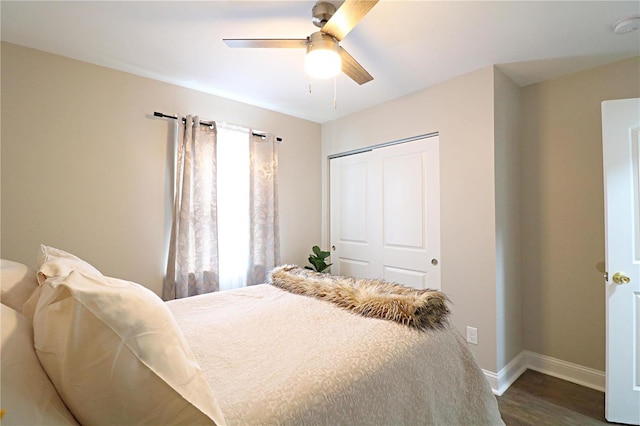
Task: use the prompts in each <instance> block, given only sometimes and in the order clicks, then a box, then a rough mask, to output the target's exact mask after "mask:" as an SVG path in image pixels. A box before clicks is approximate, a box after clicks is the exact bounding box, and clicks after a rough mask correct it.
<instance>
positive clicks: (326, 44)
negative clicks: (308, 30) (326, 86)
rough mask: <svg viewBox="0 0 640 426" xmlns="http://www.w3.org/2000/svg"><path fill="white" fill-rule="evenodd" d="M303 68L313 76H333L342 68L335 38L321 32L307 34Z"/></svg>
mask: <svg viewBox="0 0 640 426" xmlns="http://www.w3.org/2000/svg"><path fill="white" fill-rule="evenodd" d="M304 69H305V71H306V72H307V74H309V75H310V76H311V77H313V78H330V77H335V76H336V75H338V73H340V70H341V69H342V59H341V58H340V50H339V45H338V42H337V41H336V39H334V38H333V37H331V36H330V35H328V34H324V33H321V32H317V33H313V34H311V35H310V36H309V41H308V43H307V54H306V56H305V58H304Z"/></svg>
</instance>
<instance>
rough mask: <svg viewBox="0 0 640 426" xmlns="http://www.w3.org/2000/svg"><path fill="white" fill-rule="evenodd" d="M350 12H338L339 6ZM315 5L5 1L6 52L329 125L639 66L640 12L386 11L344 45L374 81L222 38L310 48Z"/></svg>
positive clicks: (572, 7) (602, 4)
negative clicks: (475, 91) (498, 88)
mask: <svg viewBox="0 0 640 426" xmlns="http://www.w3.org/2000/svg"><path fill="white" fill-rule="evenodd" d="M335 3H336V4H340V2H335ZM314 4H315V2H314V1H313V0H312V1H251V2H249V1H238V0H235V1H206V2H205V1H196V2H187V1H170V2H169V1H164V2H151V1H140V2H137V1H124V2H116V1H105V2H96V1H74V2H60V1H45V2H37V1H17V2H13V1H6V0H3V1H2V2H1V4H0V13H1V15H2V26H1V35H2V40H3V41H7V42H10V43H15V44H19V45H23V46H27V47H32V48H35V49H40V50H44V51H47V52H52V53H56V54H60V55H63V56H67V57H70V58H75V59H79V60H82V61H86V62H90V63H94V64H97V65H102V66H106V67H110V68H115V69H118V70H122V71H126V72H130V73H133V74H137V75H141V76H145V77H150V78H153V79H157V80H161V81H166V82H170V83H174V84H177V85H181V86H185V87H189V88H192V89H197V90H201V91H204V92H207V93H212V94H215V95H219V96H223V97H226V98H230V99H234V100H238V101H242V102H246V103H248V104H252V105H257V106H261V107H264V108H268V109H270V110H274V111H279V112H282V113H285V114H289V115H293V116H296V117H300V118H304V119H308V120H312V121H315V122H318V123H323V122H326V121H329V120H333V119H336V118H339V117H344V116H346V115H349V114H351V113H354V112H356V111H360V110H363V109H366V108H369V107H371V106H374V105H376V104H379V103H382V102H385V101H388V100H390V99H393V98H396V97H399V96H402V95H405V94H408V93H412V92H415V91H418V90H420V89H423V88H425V87H428V86H431V85H434V84H436V83H439V82H442V81H445V80H448V79H450V78H453V77H455V76H458V75H461V74H465V73H468V72H471V71H474V70H476V69H479V68H483V67H486V66H490V65H492V64H498V65H500V68H501V69H502V70H503V71H504V72H506V73H507V74H508V75H509V76H510V77H511V78H512V79H513V80H514V81H515V82H516V83H518V84H519V85H521V86H524V85H527V84H531V83H535V82H539V81H542V80H546V79H548V78H552V77H557V76H560V75H564V74H568V73H571V72H574V71H579V70H582V69H586V68H590V67H593V66H597V65H601V64H606V63H610V62H613V61H616V60H620V59H624V58H629V57H633V56H638V55H640V31H636V32H633V33H628V34H624V35H620V34H615V33H614V32H613V29H612V26H613V23H614V22H616V21H618V20H620V19H621V18H625V17H629V16H633V15H637V16H640V2H639V1H494V2H489V1H393V0H382V1H380V2H379V3H378V4H377V5H376V6H375V7H374V8H373V10H372V11H371V12H370V13H369V14H368V15H367V16H365V18H364V19H363V20H362V21H361V22H360V23H359V25H358V26H357V27H356V28H355V29H354V30H353V31H352V32H351V33H349V34H348V35H347V37H346V38H345V39H344V40H343V41H342V43H341V45H342V46H343V47H344V48H345V49H346V50H347V51H348V52H349V53H350V54H351V55H352V56H353V57H354V58H355V59H356V60H357V61H358V62H360V64H362V65H363V66H364V67H365V68H366V69H367V70H368V71H369V72H370V73H371V74H372V75H373V77H374V80H373V81H371V82H369V83H367V84H365V85H363V86H358V85H357V84H356V83H354V82H353V81H351V80H350V79H349V78H348V77H346V76H345V75H344V74H341V75H340V76H339V77H338V78H337V80H336V85H337V87H336V88H337V108H334V106H333V95H334V80H333V79H330V80H317V81H313V82H312V83H311V88H312V91H311V93H309V78H308V77H307V76H306V74H305V73H304V70H303V59H304V54H305V52H304V49H231V48H229V47H227V46H226V45H225V44H224V43H223V42H222V39H223V38H305V37H307V36H308V35H309V34H311V33H312V32H314V31H316V30H317V28H316V27H315V26H313V24H312V23H311V8H312V7H313V5H314Z"/></svg>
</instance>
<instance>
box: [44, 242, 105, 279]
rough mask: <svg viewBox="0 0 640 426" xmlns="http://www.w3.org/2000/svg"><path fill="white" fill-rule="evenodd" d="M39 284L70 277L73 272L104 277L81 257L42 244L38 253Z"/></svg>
mask: <svg viewBox="0 0 640 426" xmlns="http://www.w3.org/2000/svg"><path fill="white" fill-rule="evenodd" d="M38 268H39V269H38V283H40V284H42V283H44V281H45V280H46V279H47V278H49V277H55V276H58V275H68V274H69V272H71V271H74V270H75V271H83V272H85V273H87V274H96V275H102V274H101V273H100V271H98V270H97V269H96V268H94V267H93V265H91V264H89V263H87V262H85V261H84V260H82V259H80V258H79V257H77V256H75V255H73V254H71V253H67V252H66V251H64V250H60V249H57V248H54V247H49V246H45V245H44V244H40V251H39V252H38Z"/></svg>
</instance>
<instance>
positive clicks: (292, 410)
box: [167, 285, 503, 425]
mask: <svg viewBox="0 0 640 426" xmlns="http://www.w3.org/2000/svg"><path fill="white" fill-rule="evenodd" d="M167 303H168V306H169V308H170V310H171V311H172V312H173V314H174V316H175V318H176V320H177V322H178V324H179V325H180V326H181V328H182V330H183V332H184V334H185V336H186V339H187V341H188V342H189V344H190V346H191V349H192V350H193V352H194V354H195V356H196V358H197V360H198V362H199V363H200V366H201V368H202V369H203V371H204V372H205V376H206V378H207V381H208V383H209V385H210V386H211V389H212V390H213V393H214V395H215V397H216V399H217V401H218V404H219V406H220V408H221V410H222V412H223V414H224V416H225V418H226V420H227V422H228V424H230V425H233V424H291V425H299V424H327V425H340V424H344V425H391V424H393V425H402V424H407V425H418V424H428V425H484V424H491V425H494V424H503V423H502V420H501V418H500V414H499V411H498V406H497V403H496V399H495V397H494V396H493V394H492V392H491V389H490V388H489V385H488V383H487V381H486V379H485V377H484V375H483V373H482V371H481V370H480V368H479V367H478V366H477V364H476V363H475V361H474V360H473V358H472V355H471V353H470V352H469V351H468V350H467V348H466V347H465V343H464V341H463V340H462V337H461V336H460V335H459V333H457V332H456V331H454V330H453V329H449V328H448V329H446V330H444V331H419V330H415V329H411V328H409V327H407V326H403V325H399V324H397V323H393V322H391V321H387V320H381V319H371V318H364V317H361V316H358V315H355V314H353V313H350V312H347V311H345V310H342V309H340V308H338V307H336V306H334V305H332V304H330V303H327V302H323V301H320V300H316V299H313V298H310V297H305V296H299V295H294V294H290V293H287V292H285V291H283V290H280V289H278V288H275V287H273V286H270V285H258V286H253V287H249V288H244V289H238V290H231V291H225V292H220V293H213V294H206V295H201V296H195V297H190V298H186V299H179V300H174V301H171V302H167Z"/></svg>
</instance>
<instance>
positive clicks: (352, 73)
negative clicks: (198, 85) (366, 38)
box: [223, 0, 378, 84]
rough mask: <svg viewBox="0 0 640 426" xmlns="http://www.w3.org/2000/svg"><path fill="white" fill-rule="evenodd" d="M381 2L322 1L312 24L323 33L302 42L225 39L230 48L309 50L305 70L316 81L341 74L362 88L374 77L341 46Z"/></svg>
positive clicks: (360, 0)
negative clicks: (339, 2)
mask: <svg viewBox="0 0 640 426" xmlns="http://www.w3.org/2000/svg"><path fill="white" fill-rule="evenodd" d="M377 2H378V0H374V1H365V0H345V2H344V3H342V5H341V6H340V7H339V8H338V9H336V7H335V6H334V5H333V4H332V3H329V2H326V1H318V2H317V3H316V4H315V6H313V9H312V16H313V18H312V22H313V24H314V25H315V26H316V27H319V28H320V31H318V32H315V33H313V34H311V35H310V36H309V37H307V38H301V39H264V38H261V39H228V38H226V39H223V41H224V42H225V43H226V44H227V46H229V47H253V48H291V49H297V48H306V49H307V55H306V56H305V70H306V71H307V73H309V74H310V75H311V76H312V77H316V78H327V77H333V76H335V75H337V74H338V73H339V72H340V70H342V72H344V73H345V74H346V75H347V76H349V77H350V78H351V79H352V80H353V81H355V82H356V83H358V84H364V83H367V82H369V81H371V80H373V77H372V76H371V74H369V73H368V72H367V70H365V69H364V68H363V67H362V65H360V64H359V63H358V62H357V61H356V60H355V59H353V57H352V56H351V55H350V54H349V53H347V51H346V50H344V49H343V48H342V47H341V46H340V41H342V39H343V38H344V37H345V36H346V35H347V34H348V33H349V32H350V31H351V30H352V29H353V28H354V27H355V26H356V25H357V24H358V22H360V20H361V19H362V18H364V16H365V15H366V14H367V13H369V11H370V10H371V9H372V8H373V6H375V5H376V3H377Z"/></svg>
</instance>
